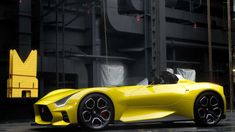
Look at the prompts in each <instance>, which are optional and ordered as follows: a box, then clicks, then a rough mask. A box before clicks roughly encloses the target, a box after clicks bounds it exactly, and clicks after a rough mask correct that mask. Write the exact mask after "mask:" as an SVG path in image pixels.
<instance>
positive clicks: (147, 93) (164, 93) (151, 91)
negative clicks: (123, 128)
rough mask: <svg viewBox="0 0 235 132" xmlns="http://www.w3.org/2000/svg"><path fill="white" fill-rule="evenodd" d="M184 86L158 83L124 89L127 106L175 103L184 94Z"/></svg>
mask: <svg viewBox="0 0 235 132" xmlns="http://www.w3.org/2000/svg"><path fill="white" fill-rule="evenodd" d="M184 93H185V88H183V87H181V86H180V85H178V84H158V85H146V86H138V87H135V88H132V89H129V90H125V95H127V96H126V98H125V102H126V104H127V105H128V106H137V107H143V106H155V105H170V104H173V103H176V102H177V101H178V100H179V99H180V98H182V97H183V96H184Z"/></svg>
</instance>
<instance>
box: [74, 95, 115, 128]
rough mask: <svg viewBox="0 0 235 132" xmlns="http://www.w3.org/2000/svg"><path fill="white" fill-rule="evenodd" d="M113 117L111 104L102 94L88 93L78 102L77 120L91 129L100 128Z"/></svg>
mask: <svg viewBox="0 0 235 132" xmlns="http://www.w3.org/2000/svg"><path fill="white" fill-rule="evenodd" d="M113 118H114V108H113V104H112V102H111V101H110V99H108V98H107V97H106V96H104V95H102V94H90V95H88V96H86V97H85V98H84V99H83V100H82V101H81V103H80V105H79V108H78V121H79V122H80V123H81V125H82V126H85V127H86V128H89V129H92V130H101V129H104V128H106V127H107V126H108V124H109V123H110V122H112V121H113Z"/></svg>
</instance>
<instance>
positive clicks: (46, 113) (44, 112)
mask: <svg viewBox="0 0 235 132" xmlns="http://www.w3.org/2000/svg"><path fill="white" fill-rule="evenodd" d="M38 109H39V114H40V116H41V119H42V120H43V121H48V122H51V121H52V118H53V117H52V114H51V112H50V110H49V109H48V107H47V106H44V105H39V106H38Z"/></svg>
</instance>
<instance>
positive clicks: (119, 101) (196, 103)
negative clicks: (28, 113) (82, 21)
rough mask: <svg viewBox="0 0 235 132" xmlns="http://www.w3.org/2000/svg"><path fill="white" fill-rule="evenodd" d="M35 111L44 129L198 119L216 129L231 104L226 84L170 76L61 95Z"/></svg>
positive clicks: (67, 91)
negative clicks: (152, 82)
mask: <svg viewBox="0 0 235 132" xmlns="http://www.w3.org/2000/svg"><path fill="white" fill-rule="evenodd" d="M178 78H179V79H178ZM155 82H156V81H155ZM34 111H35V123H36V124H39V125H53V126H68V125H72V124H73V125H74V124H77V125H80V126H84V127H87V128H89V129H93V130H100V129H103V128H105V127H107V126H108V124H111V123H118V122H120V121H121V122H122V123H135V122H146V121H151V122H153V121H161V122H162V121H178V120H194V121H195V123H196V125H199V126H213V125H216V124H217V123H218V122H219V121H220V120H221V119H223V118H225V111H226V100H225V96H224V91H223V87H222V86H220V85H217V84H212V83H196V82H193V81H190V80H186V79H183V78H180V77H177V76H176V75H174V74H170V73H167V74H165V75H162V76H161V78H160V81H159V82H158V84H148V85H135V86H119V87H98V88H84V89H76V90H75V89H60V90H56V91H53V92H51V93H49V94H47V95H46V96H44V97H43V98H42V99H40V100H39V101H38V102H36V103H35V104H34Z"/></svg>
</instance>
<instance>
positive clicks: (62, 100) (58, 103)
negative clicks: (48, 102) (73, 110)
mask: <svg viewBox="0 0 235 132" xmlns="http://www.w3.org/2000/svg"><path fill="white" fill-rule="evenodd" d="M73 95H74V94H71V95H69V96H66V97H64V98H62V99H60V100H58V101H56V102H55V105H56V107H62V106H64V105H65V104H66V103H67V101H68V100H69V98H70V97H72V96H73Z"/></svg>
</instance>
